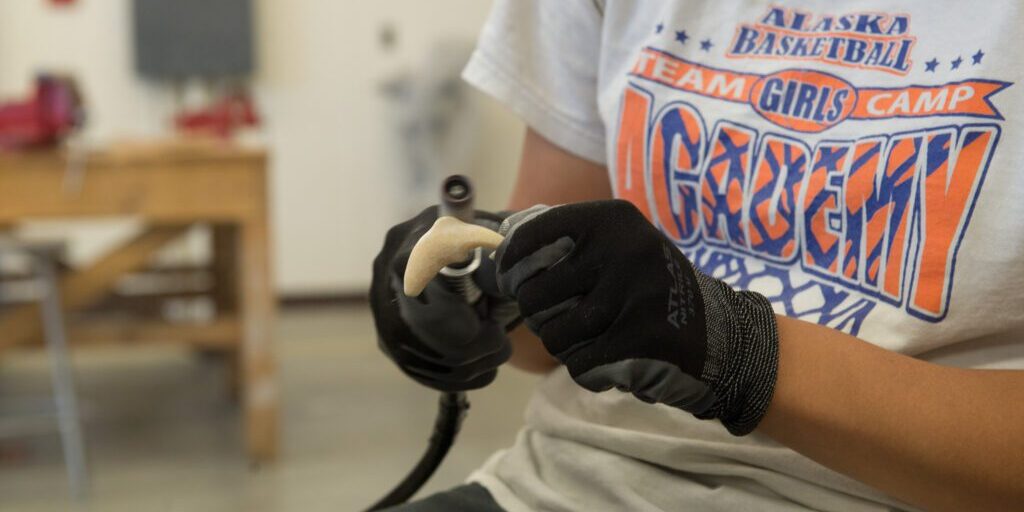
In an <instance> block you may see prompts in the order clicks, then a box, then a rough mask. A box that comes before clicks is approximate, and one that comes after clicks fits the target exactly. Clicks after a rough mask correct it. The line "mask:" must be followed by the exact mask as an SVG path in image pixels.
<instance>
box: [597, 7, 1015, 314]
mask: <svg viewBox="0 0 1024 512" xmlns="http://www.w3.org/2000/svg"><path fill="white" fill-rule="evenodd" d="M669 30H673V28H672V27H668V26H666V25H665V24H664V23H659V24H658V25H657V26H656V27H655V28H654V31H655V32H656V33H658V34H661V33H662V32H663V31H666V34H665V35H671V32H668V31H669ZM673 31H674V32H675V38H674V39H672V38H663V37H659V38H658V39H657V41H658V43H656V44H653V45H651V46H648V47H646V48H644V49H643V50H642V51H640V52H639V54H638V55H637V58H636V61H635V63H634V65H633V67H632V70H631V71H630V74H629V75H630V76H629V81H628V84H627V86H626V88H625V89H624V91H623V93H622V97H621V103H620V110H619V119H618V126H617V135H616V138H615V140H614V144H615V146H614V148H613V153H614V155H613V164H614V170H615V175H616V176H615V183H614V187H615V192H616V195H617V196H618V197H621V198H623V199H628V200H630V201H632V202H633V203H635V204H637V205H638V206H639V207H640V209H641V210H642V211H643V212H644V213H645V214H646V215H647V216H648V218H650V219H651V221H652V222H654V223H655V224H656V225H657V226H658V227H659V228H660V229H661V230H662V231H663V232H664V233H665V234H666V235H667V236H668V237H669V238H671V239H672V240H673V242H675V244H676V245H677V246H679V247H680V248H681V249H683V250H684V252H686V253H687V255H688V256H690V257H691V259H692V260H693V261H694V262H695V263H696V264H697V265H698V266H699V267H700V268H702V269H703V270H704V271H705V272H707V273H709V274H711V275H713V276H715V277H719V278H721V279H724V280H726V281H727V282H729V283H730V284H732V285H734V286H738V287H741V288H753V289H757V290H758V291H760V292H762V293H764V294H765V295H766V296H768V298H769V299H771V300H772V302H773V303H775V304H776V305H781V306H782V310H783V311H784V312H785V314H787V315H789V316H794V317H798V318H802V319H805V320H808V321H814V322H818V323H821V324H824V325H829V326H831V327H834V328H837V329H842V330H844V331H846V332H850V333H852V334H856V333H857V331H858V330H859V328H860V326H861V324H862V322H863V321H864V319H865V318H866V317H867V316H868V314H870V312H871V311H872V310H873V309H874V308H875V307H876V305H877V304H878V303H879V302H883V303H886V304H889V305H891V306H893V307H898V308H901V309H903V310H904V311H906V312H907V313H909V314H911V315H913V316H915V317H917V318H920V319H922V320H925V321H929V322H939V321H941V320H942V319H943V318H944V317H945V315H946V313H947V311H948V306H949V301H950V297H951V294H952V293H953V290H952V282H953V275H954V272H955V267H956V255H957V252H958V250H959V248H960V242H961V240H962V238H963V235H964V233H965V232H966V230H967V229H968V226H969V223H970V218H971V214H972V212H973V207H974V203H975V201H976V200H977V197H978V193H979V191H980V190H981V188H982V186H983V184H984V179H985V174H986V171H987V169H988V165H989V162H990V161H991V159H992V155H993V153H994V152H995V150H996V147H997V145H998V142H999V135H1000V131H1001V130H1000V121H1002V120H1003V117H1002V115H1001V114H1000V112H999V110H998V108H997V105H996V103H994V100H993V96H995V95H996V94H997V93H999V92H1000V91H1002V90H1004V89H1006V88H1007V87H1010V86H1011V85H1012V84H1011V83H1009V82H1005V81H999V80H991V79H985V78H977V77H972V76H969V73H970V65H977V64H979V63H980V62H981V61H982V59H983V58H984V52H982V50H981V49H978V50H977V53H975V54H974V55H972V56H970V63H968V62H967V61H966V60H965V59H963V58H962V57H961V56H955V59H954V58H952V57H949V59H950V60H949V62H948V66H947V67H945V69H937V68H938V65H939V61H938V59H937V58H936V57H931V58H930V60H924V61H920V62H918V61H916V60H915V53H918V52H919V51H920V50H919V48H920V46H921V45H920V44H919V42H918V41H917V38H916V37H914V36H913V35H912V33H911V20H910V17H909V16H907V15H902V14H885V13H852V14H843V15H830V14H823V15H815V14H813V13H807V12H802V11H797V10H795V9H787V8H782V7H771V8H769V9H768V10H767V12H766V13H764V14H763V15H762V16H760V17H759V18H758V19H757V20H755V21H753V22H749V23H748V22H742V23H739V24H738V25H737V27H736V29H735V33H734V35H733V38H732V40H731V41H730V42H729V44H728V46H727V47H725V44H724V43H722V46H723V48H722V49H720V50H718V52H717V53H719V54H724V57H725V58H724V59H719V60H718V61H717V62H716V63H715V65H709V64H708V63H707V62H706V61H708V60H711V59H712V57H713V56H714V55H716V53H712V52H711V49H712V48H713V42H712V41H711V39H710V38H709V39H705V40H704V41H701V42H700V49H699V50H696V51H691V52H690V53H689V58H685V57H683V56H681V55H678V54H676V53H673V51H679V50H680V49H681V48H684V47H685V45H686V44H687V41H688V40H689V39H691V38H693V39H694V41H693V43H695V42H696V41H697V35H688V34H687V33H686V31H685V30H673ZM665 39H669V42H671V45H670V44H669V42H666V41H665ZM692 48H693V49H695V48H696V47H692ZM695 56H696V58H695ZM765 59H768V60H772V61H777V62H778V63H779V68H778V69H777V70H773V71H771V72H768V73H752V72H748V71H740V70H737V69H730V68H731V67H733V66H730V65H731V64H739V63H742V62H749V61H751V60H755V61H762V60H765ZM723 62H724V65H723V64H722V63H723ZM807 62H814V63H815V64H816V65H817V67H819V68H820V67H822V63H823V64H825V65H828V66H829V72H825V71H822V70H820V69H809V68H803V67H800V66H801V65H806V63H807ZM917 68H919V69H921V70H924V72H925V74H926V76H929V77H931V76H932V75H934V76H935V80H934V81H933V82H931V83H912V84H907V85H903V86H895V87H894V86H893V83H894V81H895V82H899V81H905V80H904V79H901V78H900V77H902V76H904V75H907V74H908V72H910V71H911V70H913V69H917ZM866 71H872V72H871V73H868V72H866ZM844 75H845V76H848V77H849V78H844ZM851 75H855V76H851ZM872 81H874V82H873V83H872ZM695 99H700V100H701V101H702V102H703V103H702V105H708V101H713V102H723V105H725V104H731V105H733V106H734V107H733V108H732V109H730V110H729V111H735V107H737V106H738V107H739V108H742V109H749V110H745V111H747V112H751V113H755V114H756V116H755V117H754V119H763V120H764V121H766V122H767V123H768V124H765V123H757V124H758V125H759V127H758V128H755V127H753V126H750V123H749V119H751V117H749V116H748V117H747V118H746V119H747V120H748V122H743V119H742V118H741V119H738V120H737V119H732V120H731V119H729V118H728V116H725V117H722V118H719V119H709V117H708V116H709V114H711V112H710V111H709V109H707V107H704V111H702V110H701V108H698V106H697V105H696V104H695ZM714 115H719V113H718V112H717V111H716V112H715V113H714ZM900 119H917V120H929V121H930V122H928V123H927V125H926V127H924V128H917V129H914V130H911V131H906V130H904V131H899V130H897V129H894V128H892V126H891V125H892V124H893V120H900ZM846 123H860V124H858V125H857V126H858V135H857V136H856V137H849V136H835V137H830V136H829V131H830V130H833V129H834V128H836V127H838V126H843V125H844V124H846ZM916 126H920V123H919V124H918V125H916ZM765 127H768V128H767V129H766V128H765ZM847 133H848V132H847ZM797 269H799V270H801V271H797Z"/></svg>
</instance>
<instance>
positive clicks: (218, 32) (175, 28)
mask: <svg viewBox="0 0 1024 512" xmlns="http://www.w3.org/2000/svg"><path fill="white" fill-rule="evenodd" d="M133 11H134V12H133V17H134V25H135V69H136V70H138V72H139V73H140V74H142V75H143V76H146V77H149V78H155V79H161V80H175V79H184V78H191V77H230V78H236V77H246V76H248V75H249V74H251V73H252V72H253V68H254V61H255V57H254V52H253V30H254V14H253V6H252V2H251V0H134V1H133Z"/></svg>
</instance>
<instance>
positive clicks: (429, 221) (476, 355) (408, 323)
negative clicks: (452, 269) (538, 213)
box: [370, 206, 519, 391]
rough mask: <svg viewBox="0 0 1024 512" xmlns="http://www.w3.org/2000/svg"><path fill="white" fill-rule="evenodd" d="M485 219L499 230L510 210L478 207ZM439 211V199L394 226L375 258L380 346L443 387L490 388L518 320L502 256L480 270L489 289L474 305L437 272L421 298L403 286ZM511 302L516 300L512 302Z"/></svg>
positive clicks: (414, 373) (373, 300)
mask: <svg viewBox="0 0 1024 512" xmlns="http://www.w3.org/2000/svg"><path fill="white" fill-rule="evenodd" d="M476 215H477V224H480V225H482V226H485V227H489V228H491V229H494V230H497V228H498V225H499V223H500V222H501V220H502V217H501V216H499V215H495V214H493V213H488V212H480V211H478V212H477V213H476ZM436 219H437V207H433V206H432V207H430V208H427V209H426V210H423V211H422V212H420V214H419V215H417V216H416V217H414V218H412V219H410V220H408V221H406V222H403V223H401V224H398V225H397V226H395V227H393V228H391V230H390V231H388V234H387V237H386V238H385V240H384V247H383V248H382V249H381V250H380V253H378V254H377V258H376V259H374V261H373V282H372V284H371V287H370V307H371V309H372V310H373V319H374V322H375V323H376V325H377V333H378V335H379V341H380V347H381V350H383V351H384V353H385V354H387V355H388V357H390V358H391V359H392V360H393V361H394V362H395V363H396V364H397V365H398V367H399V368H401V370H402V371H403V372H405V373H406V374H407V375H409V376H410V377H412V378H413V379H415V380H416V381H417V382H419V383H421V384H423V385H425V386H428V387H431V388H434V389H437V390H440V391H466V390H469V389H477V388H482V387H484V386H486V385H488V384H490V383H491V381H493V380H494V377H495V376H496V375H497V372H498V370H497V368H498V366H500V365H501V364H502V363H504V362H505V361H507V360H508V358H509V356H510V355H511V353H512V348H511V345H510V344H509V341H508V338H507V337H506V335H505V332H506V329H508V328H510V327H511V326H512V325H513V324H514V323H516V322H517V321H518V318H519V312H518V309H517V308H515V304H514V302H511V301H510V300H509V299H507V298H504V297H503V296H502V295H501V294H500V293H499V291H498V289H497V284H496V283H495V281H494V276H495V271H494V262H493V261H492V260H491V258H488V257H487V256H486V255H485V256H484V257H483V258H481V262H480V269H479V270H477V271H476V272H475V273H474V274H473V276H474V280H475V281H476V283H477V285H478V286H479V287H480V289H481V291H482V292H483V294H482V297H481V299H480V300H479V302H477V303H476V304H475V305H474V306H470V305H469V304H467V303H466V301H465V299H463V298H462V296H461V295H459V294H458V293H456V292H454V291H452V290H450V289H449V288H448V286H447V284H446V283H445V282H444V281H443V278H442V277H441V276H438V277H435V278H434V280H433V281H431V282H430V284H429V285H427V288H426V289H425V290H424V291H423V293H422V294H421V295H420V296H419V297H416V298H411V297H406V296H405V294H404V293H403V292H402V278H403V276H404V275H405V266H406V263H408V261H409V253H410V252H411V251H412V247H413V246H414V245H415V244H416V242H417V241H418V240H419V239H420V237H421V236H423V234H424V233H426V231H427V230H428V229H430V226H432V225H433V223H434V221H435V220H436ZM510 306H511V307H510Z"/></svg>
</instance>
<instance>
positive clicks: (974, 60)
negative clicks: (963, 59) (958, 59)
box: [971, 50, 985, 64]
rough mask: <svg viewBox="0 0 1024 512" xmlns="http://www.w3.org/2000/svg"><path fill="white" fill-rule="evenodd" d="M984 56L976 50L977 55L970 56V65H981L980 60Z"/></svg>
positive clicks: (983, 53)
mask: <svg viewBox="0 0 1024 512" xmlns="http://www.w3.org/2000/svg"><path fill="white" fill-rule="evenodd" d="M984 56H985V52H983V51H981V50H978V53H975V54H974V55H971V63H972V64H981V58H982V57H984Z"/></svg>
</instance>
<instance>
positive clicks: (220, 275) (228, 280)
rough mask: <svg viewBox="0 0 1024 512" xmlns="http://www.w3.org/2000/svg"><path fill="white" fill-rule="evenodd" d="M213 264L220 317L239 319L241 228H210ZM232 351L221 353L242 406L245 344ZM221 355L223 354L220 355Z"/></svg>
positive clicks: (230, 389)
mask: <svg viewBox="0 0 1024 512" xmlns="http://www.w3.org/2000/svg"><path fill="white" fill-rule="evenodd" d="M210 238H211V246H212V247H211V249H212V250H211V254H212V258H211V260H212V261H211V264H210V267H211V268H210V270H211V271H212V278H213V294H212V296H213V303H214V306H215V310H216V314H217V316H218V317H225V316H230V317H232V318H236V319H237V318H240V317H239V315H238V298H239V293H240V290H239V276H238V273H239V268H240V267H239V259H238V245H239V243H238V227H237V226H234V225H231V224H214V225H212V226H210ZM236 341H237V344H236V345H234V346H233V347H232V348H230V349H228V350H225V351H223V352H221V354H222V355H223V360H224V366H225V373H226V375H227V385H228V393H229V395H230V396H231V400H232V401H235V402H238V401H239V400H240V399H241V397H242V387H243V386H244V382H242V376H243V375H244V372H243V371H242V350H241V348H242V340H241V339H239V340H236ZM219 355H220V354H219Z"/></svg>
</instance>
